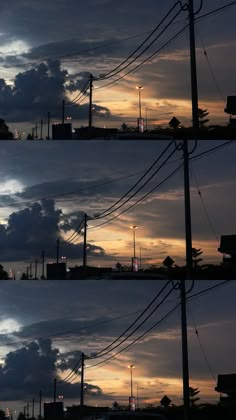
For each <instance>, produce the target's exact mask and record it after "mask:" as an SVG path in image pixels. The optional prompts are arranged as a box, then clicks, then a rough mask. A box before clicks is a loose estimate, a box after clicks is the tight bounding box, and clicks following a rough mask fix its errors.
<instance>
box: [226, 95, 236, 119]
mask: <svg viewBox="0 0 236 420" xmlns="http://www.w3.org/2000/svg"><path fill="white" fill-rule="evenodd" d="M224 111H225V112H226V114H230V117H229V123H230V125H234V126H235V125H236V118H232V117H231V115H236V96H227V104H226V108H225V110H224Z"/></svg>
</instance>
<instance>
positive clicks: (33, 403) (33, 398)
mask: <svg viewBox="0 0 236 420" xmlns="http://www.w3.org/2000/svg"><path fill="white" fill-rule="evenodd" d="M33 418H34V398H33V399H32V419H33Z"/></svg>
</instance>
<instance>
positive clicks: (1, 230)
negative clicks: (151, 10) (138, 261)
mask: <svg viewBox="0 0 236 420" xmlns="http://www.w3.org/2000/svg"><path fill="white" fill-rule="evenodd" d="M61 215H62V211H61V210H56V209H55V203H54V200H42V201H41V204H40V203H34V204H32V206H30V207H27V208H24V209H23V210H19V211H16V212H13V213H12V214H10V216H9V218H8V221H7V225H5V226H3V225H0V249H1V258H2V260H12V258H14V259H15V261H19V260H24V259H28V258H30V257H33V256H34V257H35V255H38V254H39V252H40V250H42V249H45V250H46V252H47V255H48V256H51V255H54V244H55V243H56V240H57V239H58V238H59V237H60V227H59V225H60V217H61ZM69 223H72V224H73V219H72V222H69ZM64 225H65V226H64V230H68V227H69V226H68V225H67V224H65V222H64ZM87 247H88V254H89V255H96V256H103V255H104V250H103V249H102V248H101V247H97V246H95V245H92V244H89V243H88V246H87ZM68 248H69V249H68V256H69V257H71V258H78V257H80V256H82V254H83V244H82V243H81V244H78V245H73V244H71V246H69V247H68Z"/></svg>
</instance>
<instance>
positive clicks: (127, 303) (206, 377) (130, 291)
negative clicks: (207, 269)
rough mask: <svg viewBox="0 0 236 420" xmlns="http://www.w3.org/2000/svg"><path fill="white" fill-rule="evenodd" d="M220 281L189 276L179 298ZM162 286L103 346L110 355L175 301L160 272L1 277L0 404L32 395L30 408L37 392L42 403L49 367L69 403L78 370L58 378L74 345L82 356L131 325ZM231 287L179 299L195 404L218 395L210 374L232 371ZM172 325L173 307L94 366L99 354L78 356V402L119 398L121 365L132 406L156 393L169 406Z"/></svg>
mask: <svg viewBox="0 0 236 420" xmlns="http://www.w3.org/2000/svg"><path fill="white" fill-rule="evenodd" d="M220 283H222V282H221V281H215V280H211V281H205V280H201V281H195V284H194V288H193V289H192V290H191V291H189V290H190V288H191V285H192V284H190V283H188V282H187V284H186V290H187V291H189V293H188V295H187V296H188V297H189V298H190V296H192V295H194V294H196V293H198V292H200V291H202V290H205V289H207V288H209V287H212V286H216V285H219V284H220ZM164 286H165V289H164V290H163V291H162V293H161V295H160V297H158V298H157V300H156V302H155V304H154V305H153V306H152V307H151V309H153V308H154V306H155V305H157V304H158V303H160V300H161V299H163V298H164V297H166V300H165V302H164V303H163V304H162V305H161V306H160V307H159V309H157V310H156V311H155V312H154V314H153V315H152V317H151V318H149V320H147V321H146V322H145V323H144V324H143V326H142V327H140V329H138V330H137V331H136V332H135V333H134V334H133V335H132V336H130V338H128V340H127V341H125V342H124V343H123V344H122V345H120V346H119V347H118V348H117V349H116V350H113V353H112V354H113V355H114V352H115V351H118V350H121V349H123V348H124V347H125V345H127V344H131V342H132V341H133V339H136V338H138V337H139V336H140V335H141V334H142V333H145V332H146V331H147V329H148V328H150V327H152V326H153V325H154V324H155V323H157V322H158V321H159V320H160V319H161V318H162V317H163V316H164V315H166V314H167V313H168V312H169V311H170V310H171V309H172V308H174V307H175V306H176V304H177V303H178V302H179V291H178V290H176V289H175V290H173V291H172V292H171V285H170V284H167V281H166V280H158V281H154V280H152V281H145V282H144V281H133V280H131V281H125V280H119V281H118V280H112V281H105V280H97V281H96V280H84V281H45V282H35V281H19V282H13V281H5V282H4V281H3V282H1V284H0V292H1V293H0V326H1V333H0V360H1V366H0V377H1V381H0V384H1V385H0V387H1V407H0V408H1V409H4V410H5V409H6V408H7V407H8V408H10V409H11V410H13V411H15V410H16V411H17V413H15V417H14V418H16V416H17V415H18V414H19V411H22V410H23V406H25V405H26V403H27V402H29V403H30V404H31V403H32V399H33V398H35V414H36V415H37V412H38V395H39V390H40V389H41V390H42V394H43V401H44V402H45V401H51V400H52V398H53V380H54V378H55V376H56V375H57V379H58V387H57V395H63V396H64V402H65V405H66V406H69V405H72V404H79V398H80V384H79V377H76V376H75V377H73V380H71V381H69V379H68V381H69V382H72V383H65V381H64V382H63V378H66V377H68V375H69V373H70V372H71V369H73V368H74V366H75V365H76V363H77V361H78V359H79V358H80V355H81V352H84V353H85V354H86V356H88V357H89V356H90V357H91V356H93V355H94V354H95V353H96V352H98V351H100V350H102V349H104V348H105V347H106V346H107V345H109V344H110V343H111V342H112V341H113V340H115V339H116V338H117V337H118V336H119V335H120V334H121V333H122V332H123V331H125V330H126V329H127V328H128V327H129V326H130V325H131V323H132V322H133V321H134V320H135V319H136V318H137V317H138V315H140V313H141V312H142V311H143V310H144V309H145V308H146V306H147V305H148V304H149V303H150V302H151V301H152V300H153V298H154V297H155V296H156V295H157V294H158V293H159V292H160V291H161V289H162V288H164ZM235 286H236V283H235V281H230V282H228V283H226V284H224V285H223V286H220V287H219V288H216V289H214V290H211V291H209V292H208V293H206V294H204V295H201V296H198V297H192V298H191V299H189V301H188V303H187V319H188V349H189V372H190V386H192V387H198V388H199V390H200V394H199V396H200V402H201V403H204V402H216V401H218V400H219V394H217V393H216V391H215V390H214V388H215V386H216V380H217V375H218V374H226V373H235V363H234V359H233V357H231V356H230V355H233V354H235V350H236V342H235V336H234V334H232V331H234V330H235V319H236V316H235V315H236V313H235V292H236V290H235ZM168 294H169V295H168ZM167 295H168V296H167ZM151 309H150V310H151ZM150 310H149V311H148V312H147V313H146V315H147V314H149V313H150ZM141 320H143V318H141ZM139 323H140V321H139V322H138V324H136V325H139ZM136 325H135V326H136ZM180 325H181V324H180V310H179V307H178V308H177V309H176V310H175V312H173V313H172V314H171V315H170V316H169V317H168V318H166V319H165V321H163V322H161V323H160V324H159V325H157V326H156V327H155V328H154V329H152V330H151V332H150V333H149V334H147V335H145V336H144V337H143V338H142V339H140V340H139V341H138V342H137V343H136V344H135V345H133V346H131V347H130V348H129V349H127V350H126V351H123V352H122V353H120V354H119V356H117V357H115V358H113V359H111V360H110V361H109V362H108V361H107V362H106V364H105V365H104V364H101V365H99V366H97V367H96V368H95V367H92V366H93V365H95V364H96V363H98V362H100V361H101V359H100V358H99V359H94V360H91V359H90V360H87V361H86V368H85V386H86V390H85V404H91V405H96V404H98V405H103V406H106V405H109V406H111V405H112V403H113V402H114V401H117V402H118V403H120V404H127V400H128V396H129V393H130V370H129V369H128V365H130V364H134V365H135V368H134V369H133V384H134V390H135V395H136V390H137V385H138V393H139V403H140V405H141V407H143V406H144V405H145V404H147V403H153V404H159V402H160V399H161V398H162V397H163V396H164V395H165V394H166V395H168V397H169V398H170V399H171V400H172V403H173V404H181V403H182V380H181V375H182V362H181V330H180ZM196 329H197V330H198V338H197V336H196V332H195V330H196ZM132 330H133V329H131V330H130V331H132ZM130 331H129V332H130ZM126 336H127V334H126V335H125V337H126ZM118 342H119V341H118ZM229 349H231V350H230V352H229ZM110 355H111V354H108V355H106V357H105V356H104V357H103V359H104V358H107V357H108V356H110ZM68 378H69V377H68ZM60 380H62V382H60Z"/></svg>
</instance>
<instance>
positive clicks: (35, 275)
mask: <svg viewBox="0 0 236 420" xmlns="http://www.w3.org/2000/svg"><path fill="white" fill-rule="evenodd" d="M37 269H38V260H37V258H36V259H35V270H34V278H35V279H37V271H38V270H37Z"/></svg>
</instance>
